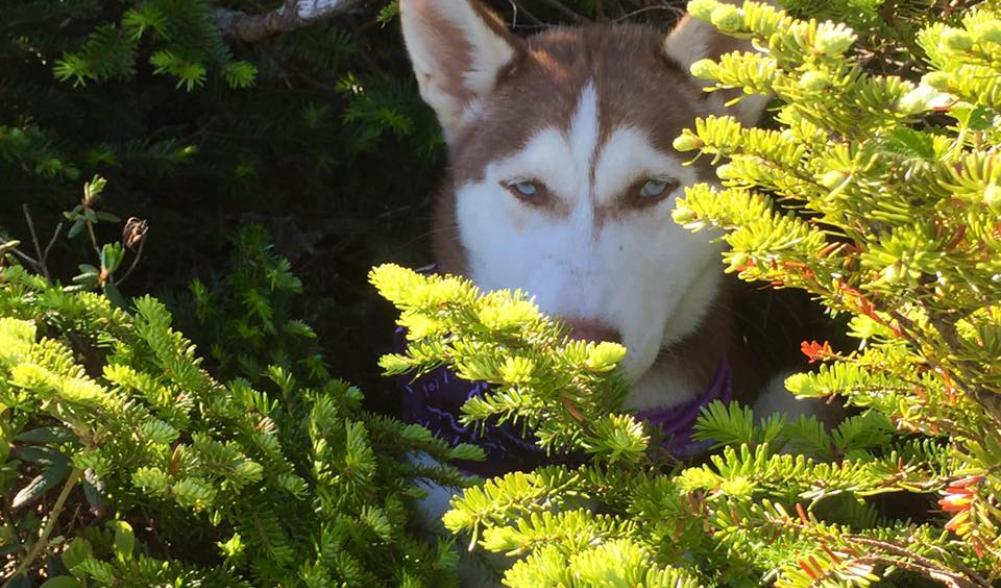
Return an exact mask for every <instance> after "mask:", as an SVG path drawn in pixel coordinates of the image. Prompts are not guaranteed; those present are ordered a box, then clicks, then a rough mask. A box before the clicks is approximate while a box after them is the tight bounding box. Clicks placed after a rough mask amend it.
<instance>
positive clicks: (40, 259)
mask: <svg viewBox="0 0 1001 588" xmlns="http://www.w3.org/2000/svg"><path fill="white" fill-rule="evenodd" d="M21 210H23V211H24V220H26V221H27V222H28V232H29V233H31V242H32V243H33V244H34V245H35V256H36V257H35V265H36V266H37V269H38V271H40V272H42V275H43V276H45V279H47V280H48V279H51V278H52V276H50V275H49V268H47V267H45V259H44V256H43V254H42V246H41V245H39V244H38V233H37V232H36V231H35V222H34V221H32V220H31V211H29V210H28V205H27V204H22V205H21Z"/></svg>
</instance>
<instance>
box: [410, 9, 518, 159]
mask: <svg viewBox="0 0 1001 588" xmlns="http://www.w3.org/2000/svg"><path fill="white" fill-rule="evenodd" d="M400 20H401V22H402V23H403V39H404V41H406V45H407V51H408V52H409V53H410V61H411V62H412V63H413V66H414V73H415V74H416V75H417V83H418V85H419V86H420V91H421V97H422V98H424V101H425V102H427V103H428V104H429V105H431V107H432V108H434V110H435V112H436V113H437V114H438V120H439V122H441V126H442V129H443V130H444V131H445V139H446V140H448V141H452V139H453V138H455V136H456V135H457V134H458V133H459V131H460V130H461V129H462V128H463V126H464V125H465V124H466V123H468V120H466V119H467V118H468V116H469V113H470V111H471V110H472V108H473V107H474V106H475V104H476V102H477V101H478V100H481V99H482V98H483V97H484V96H486V95H487V94H489V93H490V92H491V91H492V90H493V89H494V86H495V85H496V84H497V80H498V77H499V75H500V74H501V73H502V72H503V71H504V70H505V69H506V68H508V67H509V66H510V65H511V64H512V63H514V61H515V60H516V59H517V58H518V56H519V55H520V54H521V52H522V51H523V49H522V44H521V42H520V41H519V40H518V39H517V38H516V37H515V36H514V35H512V34H511V33H510V32H509V31H508V30H507V27H505V26H504V23H503V22H501V20H500V18H499V17H498V16H497V15H495V14H494V13H492V12H490V11H489V10H487V8H486V7H484V6H483V5H481V4H480V3H479V2H478V1H477V0H400Z"/></svg>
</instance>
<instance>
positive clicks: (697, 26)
mask: <svg viewBox="0 0 1001 588" xmlns="http://www.w3.org/2000/svg"><path fill="white" fill-rule="evenodd" d="M722 1H723V2H724V3H727V4H741V2H740V0H722ZM760 1H762V2H763V3H765V4H769V5H772V6H774V5H775V1H774V0H760ZM750 49H751V43H750V42H748V41H742V40H739V39H734V38H733V37H729V36H727V35H724V34H723V33H720V32H719V31H717V30H716V28H715V27H713V26H712V25H711V24H709V23H707V22H704V21H702V20H699V19H697V18H695V17H693V16H692V15H690V14H686V15H685V16H683V17H682V18H681V20H680V21H679V22H678V24H677V26H675V28H674V30H672V31H671V32H670V34H668V35H667V38H666V39H665V41H664V52H665V53H667V55H668V57H670V58H671V59H673V60H674V61H675V62H676V63H677V64H678V65H680V66H681V67H682V68H684V69H685V71H688V69H689V68H690V67H691V66H692V64H693V63H695V62H696V61H698V60H700V59H705V58H709V59H719V57H720V55H723V54H724V53H729V52H731V51H747V50H750ZM698 82H699V84H700V85H703V86H707V85H709V83H708V82H704V81H701V80H698ZM718 94H719V95H721V96H723V97H724V99H725V100H730V99H731V98H736V97H738V96H741V95H742V94H743V93H742V92H741V91H740V90H726V91H723V92H719V93H718ZM767 103H768V98H767V97H765V96H759V95H754V96H744V97H743V98H742V99H741V100H740V102H738V103H737V104H736V105H734V106H733V107H732V108H731V110H730V112H729V113H730V114H733V115H734V116H736V117H737V119H738V120H740V121H741V122H742V123H744V124H745V125H753V124H755V123H756V122H757V121H758V119H759V118H761V113H762V111H763V110H764V109H765V105H766V104H767Z"/></svg>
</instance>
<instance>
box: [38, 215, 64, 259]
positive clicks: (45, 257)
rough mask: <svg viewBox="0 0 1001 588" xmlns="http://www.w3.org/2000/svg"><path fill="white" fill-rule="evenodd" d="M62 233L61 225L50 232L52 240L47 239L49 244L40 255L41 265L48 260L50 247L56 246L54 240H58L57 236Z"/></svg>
mask: <svg viewBox="0 0 1001 588" xmlns="http://www.w3.org/2000/svg"><path fill="white" fill-rule="evenodd" d="M62 231H63V223H59V224H58V225H56V230H55V231H53V232H52V238H51V239H49V244H48V245H46V246H45V251H44V252H43V253H42V259H41V260H40V261H41V262H42V263H45V260H47V259H48V258H49V252H50V251H52V246H53V245H55V244H56V239H58V238H59V234H60V233H62Z"/></svg>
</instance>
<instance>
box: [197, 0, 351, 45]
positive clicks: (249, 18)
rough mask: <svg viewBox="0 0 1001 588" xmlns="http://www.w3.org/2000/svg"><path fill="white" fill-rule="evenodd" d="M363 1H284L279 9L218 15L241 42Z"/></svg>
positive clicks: (225, 31) (306, 23) (289, 28)
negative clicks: (257, 12)
mask: <svg viewBox="0 0 1001 588" xmlns="http://www.w3.org/2000/svg"><path fill="white" fill-rule="evenodd" d="M360 2H361V0H285V3H284V4H282V5H281V7H280V8H276V9H274V10H272V11H270V12H265V13H262V14H247V13H245V12H239V11H233V10H221V11H219V13H218V15H217V21H218V23H219V28H220V30H222V32H223V34H224V35H226V36H227V37H230V38H232V39H239V40H241V41H260V40H261V39H265V38H267V37H271V36H273V35H277V34H279V33H285V32H288V31H294V30H296V29H301V28H303V27H307V26H309V25H311V24H313V23H316V22H319V21H322V20H326V19H328V18H331V17H332V16H335V15H337V14H341V13H344V12H346V11H348V10H349V9H350V8H352V7H353V6H355V5H356V4H359V3H360Z"/></svg>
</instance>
